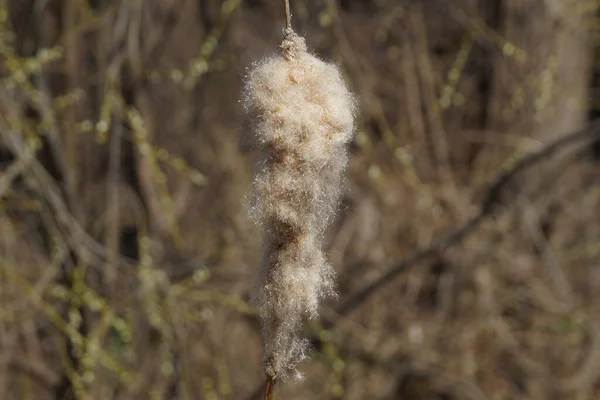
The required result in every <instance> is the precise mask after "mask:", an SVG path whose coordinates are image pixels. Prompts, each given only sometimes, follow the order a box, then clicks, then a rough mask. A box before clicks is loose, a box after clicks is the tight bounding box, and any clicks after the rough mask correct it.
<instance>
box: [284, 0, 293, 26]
mask: <svg viewBox="0 0 600 400" xmlns="http://www.w3.org/2000/svg"><path fill="white" fill-rule="evenodd" d="M283 5H284V7H285V30H286V31H287V30H290V29H292V14H291V12H290V0H283Z"/></svg>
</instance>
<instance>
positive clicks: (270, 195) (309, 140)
mask: <svg viewBox="0 0 600 400" xmlns="http://www.w3.org/2000/svg"><path fill="white" fill-rule="evenodd" d="M244 105H245V108H246V111H247V112H248V114H249V115H250V117H251V118H252V119H253V122H254V128H253V133H254V139H255V142H256V144H257V147H258V148H259V149H260V150H261V154H262V159H261V161H260V163H259V166H258V170H257V174H256V178H255V180H254V205H253V207H252V208H253V209H252V212H253V214H254V216H255V218H256V220H257V221H258V222H259V223H260V224H261V226H263V228H264V230H265V244H264V254H263V259H262V267H261V274H260V277H259V283H258V285H257V288H256V290H255V293H254V303H255V304H256V306H257V307H258V309H259V310H260V314H261V318H262V319H263V325H264V328H263V335H264V343H265V372H266V373H267V375H268V376H270V377H283V376H285V375H286V373H287V371H289V370H290V369H293V368H294V366H295V364H296V363H298V362H299V361H301V360H302V359H303V358H304V357H305V356H306V352H307V348H308V346H307V341H306V340H303V339H301V338H300V337H299V334H298V331H299V328H300V327H301V324H302V319H303V318H304V317H309V318H314V317H316V316H317V311H318V306H319V301H320V300H321V299H322V298H324V297H326V296H328V295H332V294H333V276H334V273H333V270H332V268H331V267H330V265H329V264H328V263H327V260H326V257H325V255H324V253H323V251H322V249H321V242H322V238H323V234H324V231H325V229H326V227H327V225H328V224H329V223H330V222H331V220H332V218H333V216H334V212H335V210H336V208H337V205H338V200H339V194H340V190H341V188H340V186H341V180H342V173H343V171H344V168H345V166H346V161H347V156H346V145H347V144H348V142H349V141H350V140H351V139H352V134H353V130H354V113H355V99H354V97H353V96H352V94H351V93H350V92H349V91H348V89H347V87H346V85H345V84H344V81H343V79H342V76H341V74H340V71H339V70H338V68H337V67H336V66H335V65H332V64H328V63H325V62H323V61H321V60H319V59H318V58H317V57H315V56H313V55H311V54H310V53H308V51H307V47H306V43H305V41H304V39H303V38H301V37H299V36H298V35H296V33H294V32H293V31H291V30H286V35H285V38H284V40H283V42H282V44H281V52H280V53H279V54H277V55H274V56H272V57H269V58H267V59H265V60H263V61H262V62H260V63H258V64H256V65H254V66H253V67H252V68H251V69H250V71H249V73H248V76H247V79H246V84H245V93H244Z"/></svg>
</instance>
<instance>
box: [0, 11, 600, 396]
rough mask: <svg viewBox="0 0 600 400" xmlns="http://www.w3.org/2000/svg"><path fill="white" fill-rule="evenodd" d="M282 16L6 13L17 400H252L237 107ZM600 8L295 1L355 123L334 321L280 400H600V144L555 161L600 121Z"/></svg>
mask: <svg viewBox="0 0 600 400" xmlns="http://www.w3.org/2000/svg"><path fill="white" fill-rule="evenodd" d="M281 8H282V6H281V2H280V1H279V0H246V1H241V0H224V1H218V0H197V1H194V0H160V1H159V0H127V1H121V2H118V1H97V0H72V1H58V0H48V1H43V0H18V1H16V0H15V1H13V0H0V277H1V279H0V305H1V307H0V315H1V316H2V318H1V320H0V352H1V353H0V354H1V357H0V393H2V394H3V398H7V399H42V400H43V399H72V398H93V399H147V398H151V399H236V400H237V399H249V398H252V397H254V398H258V397H256V396H260V394H259V393H260V392H261V391H262V385H263V382H264V375H263V370H262V368H261V359H262V346H261V339H260V324H259V322H258V318H257V314H256V312H255V311H254V309H253V308H252V307H250V306H249V305H248V303H247V301H248V293H249V291H250V289H251V287H252V284H253V282H254V276H255V275H256V273H257V268H258V265H259V262H260V257H261V235H260V232H259V229H257V228H256V227H254V226H253V224H252V223H251V222H250V221H249V218H248V217H247V208H246V206H245V200H244V199H245V198H246V196H247V195H248V193H249V191H250V186H251V180H252V175H253V165H254V163H255V161H256V160H257V154H256V152H255V149H254V148H253V146H252V144H251V142H250V141H249V140H248V138H247V136H248V135H247V130H248V129H247V126H246V125H245V123H244V116H243V111H242V107H241V105H240V103H239V98H240V87H241V82H242V77H243V76H244V75H245V71H246V70H245V68H246V67H247V66H248V65H250V64H251V63H252V62H253V61H255V60H258V59H260V58H262V57H263V56H264V55H266V54H269V53H272V52H273V51H274V50H275V49H276V47H277V46H278V44H279V43H280V41H281V38H282V28H283V23H284V21H283V18H282V10H281ZM597 8H598V5H597V2H596V1H594V0H531V1H511V0H489V1H488V0H486V1H474V0H455V1H448V0H423V1H410V0H397V1H395V0H379V1H359V0H340V1H334V0H326V1H313V0H293V2H292V11H293V14H294V28H295V30H296V31H297V32H300V33H302V34H304V35H305V36H306V40H307V44H308V45H309V47H310V48H312V49H314V50H315V52H316V54H318V55H320V56H322V57H323V58H325V59H329V60H333V61H335V62H336V63H338V64H339V66H340V67H341V69H342V70H343V71H344V73H345V74H346V80H347V81H348V82H349V83H350V85H351V86H352V89H353V91H354V92H355V93H357V95H358V97H359V99H360V106H359V108H360V110H359V120H358V129H357V134H356V136H355V138H354V141H353V142H352V144H351V151H350V163H349V172H348V174H347V189H346V191H345V193H343V206H342V209H341V211H340V212H339V215H338V217H337V219H336V221H335V223H334V224H333V226H332V227H331V228H330V229H329V231H328V232H327V235H326V238H327V240H326V253H327V254H328V258H329V260H330V262H331V264H332V265H333V268H334V269H335V271H336V274H337V277H338V278H337V279H338V282H337V292H338V293H339V296H340V299H339V300H338V301H330V302H328V303H327V304H326V306H325V307H324V308H323V310H322V312H321V314H322V316H323V318H322V320H321V322H320V323H316V322H309V323H307V324H306V326H305V329H306V335H307V336H308V337H311V338H312V344H313V348H314V352H313V356H312V358H311V359H310V360H308V361H305V362H304V363H303V364H301V365H300V366H299V368H300V370H301V371H302V372H304V374H305V375H306V381H305V382H304V383H302V384H293V383H289V384H288V383H285V384H281V385H279V386H278V387H277V388H276V394H275V397H276V398H281V399H330V398H332V399H336V398H340V399H341V398H343V399H348V400H354V399H540V400H542V399H595V398H598V397H599V396H600V325H599V324H598V316H599V315H600V310H599V309H598V304H600V303H599V300H600V298H598V296H599V294H600V269H598V267H599V260H600V223H599V221H600V219H599V218H600V215H599V214H600V190H599V185H598V182H599V179H600V176H599V175H600V174H599V172H600V171H599V170H598V163H597V158H598V154H597V153H598V152H597V151H596V152H594V149H596V150H597V149H598V148H600V146H598V145H597V144H596V145H591V146H590V144H591V142H592V140H593V139H594V138H598V136H599V133H598V132H600V128H599V127H598V123H593V124H592V125H591V128H589V129H587V130H584V131H582V132H583V133H581V134H578V135H575V136H569V138H570V139H569V140H566V141H561V142H558V145H555V144H554V143H555V140H557V138H559V137H563V135H568V134H570V133H573V132H577V131H579V130H580V129H582V128H583V127H584V126H586V124H587V122H588V121H587V120H588V118H590V116H594V115H596V114H597V110H596V108H597V104H595V101H596V99H597V97H598V94H597V93H595V91H597V90H598V89H597V88H596V87H594V85H597V82H595V81H596V80H597V75H598V74H597V72H596V71H597V70H598V69H600V68H599V66H598V65H597V61H596V60H597V52H596V46H597V40H598V20H597V11H598V10H597ZM595 76H596V78H594V77H595ZM590 98H591V99H592V101H589V99H590ZM544 149H545V150H544ZM539 151H541V153H538V152H539ZM528 155H529V156H528ZM523 157H525V160H526V161H525V162H524V163H522V162H520V161H519V160H522V158H523ZM514 168H517V169H516V170H515V169H514ZM513 172H514V173H513Z"/></svg>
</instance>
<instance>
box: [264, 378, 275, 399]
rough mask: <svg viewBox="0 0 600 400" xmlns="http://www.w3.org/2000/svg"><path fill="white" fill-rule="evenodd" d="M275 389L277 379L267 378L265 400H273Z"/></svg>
mask: <svg viewBox="0 0 600 400" xmlns="http://www.w3.org/2000/svg"><path fill="white" fill-rule="evenodd" d="M274 388H275V378H273V377H272V376H267V382H266V383H265V400H273V389H274Z"/></svg>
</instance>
